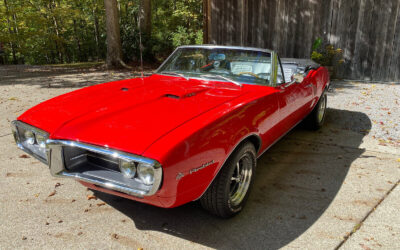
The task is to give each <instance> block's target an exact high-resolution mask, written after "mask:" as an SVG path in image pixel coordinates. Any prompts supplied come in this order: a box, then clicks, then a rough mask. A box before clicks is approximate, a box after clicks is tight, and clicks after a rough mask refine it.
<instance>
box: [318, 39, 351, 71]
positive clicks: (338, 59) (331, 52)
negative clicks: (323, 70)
mask: <svg viewBox="0 0 400 250" xmlns="http://www.w3.org/2000/svg"><path fill="white" fill-rule="evenodd" d="M312 50H313V51H312V53H311V59H312V60H314V61H315V62H317V63H319V64H321V65H323V66H333V65H340V64H342V63H343V62H344V61H343V51H342V49H340V48H337V49H335V47H334V46H333V45H331V44H328V45H326V46H324V47H322V39H321V38H317V39H316V40H315V41H314V44H313V47H312Z"/></svg>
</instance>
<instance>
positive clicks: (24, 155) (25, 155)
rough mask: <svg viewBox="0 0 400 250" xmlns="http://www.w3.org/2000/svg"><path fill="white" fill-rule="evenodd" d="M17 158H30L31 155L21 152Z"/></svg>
mask: <svg viewBox="0 0 400 250" xmlns="http://www.w3.org/2000/svg"><path fill="white" fill-rule="evenodd" d="M19 158H22V159H27V158H31V157H30V156H29V155H27V154H23V155H20V156H19Z"/></svg>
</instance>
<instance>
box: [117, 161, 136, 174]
mask: <svg viewBox="0 0 400 250" xmlns="http://www.w3.org/2000/svg"><path fill="white" fill-rule="evenodd" d="M119 169H120V170H121V173H122V174H123V176H124V177H126V178H133V177H135V174H136V164H135V163H134V162H132V161H124V160H121V161H120V162H119Z"/></svg>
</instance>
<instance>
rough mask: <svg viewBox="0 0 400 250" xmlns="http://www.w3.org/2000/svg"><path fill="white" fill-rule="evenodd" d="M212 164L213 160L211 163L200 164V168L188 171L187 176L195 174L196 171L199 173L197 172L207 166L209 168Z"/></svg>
mask: <svg viewBox="0 0 400 250" xmlns="http://www.w3.org/2000/svg"><path fill="white" fill-rule="evenodd" d="M213 163H214V160H212V161H209V162H207V163H204V164H202V165H201V166H200V167H198V168H193V169H191V170H190V171H189V174H193V173H195V172H197V171H199V170H202V169H203V168H206V167H208V166H210V165H211V164H213Z"/></svg>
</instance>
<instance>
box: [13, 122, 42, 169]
mask: <svg viewBox="0 0 400 250" xmlns="http://www.w3.org/2000/svg"><path fill="white" fill-rule="evenodd" d="M11 128H12V132H13V135H14V139H15V142H16V143H17V145H18V147H19V148H21V149H22V150H24V151H25V152H27V153H28V154H30V155H32V156H34V157H36V158H37V159H39V160H41V161H42V162H44V163H47V145H46V140H47V139H48V137H49V135H48V134H47V133H46V132H44V131H43V130H40V129H38V128H35V127H33V126H30V125H28V124H26V123H23V122H20V121H13V122H12V124H11Z"/></svg>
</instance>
